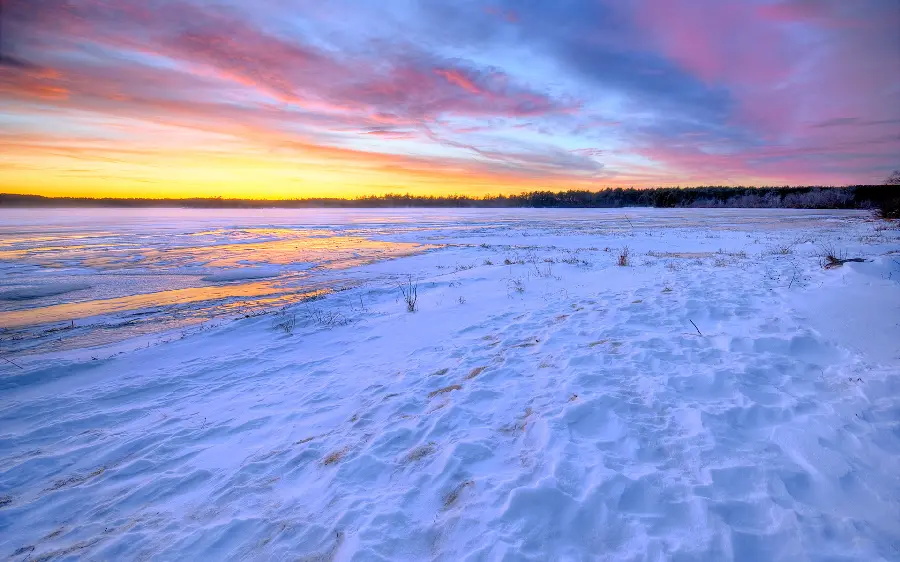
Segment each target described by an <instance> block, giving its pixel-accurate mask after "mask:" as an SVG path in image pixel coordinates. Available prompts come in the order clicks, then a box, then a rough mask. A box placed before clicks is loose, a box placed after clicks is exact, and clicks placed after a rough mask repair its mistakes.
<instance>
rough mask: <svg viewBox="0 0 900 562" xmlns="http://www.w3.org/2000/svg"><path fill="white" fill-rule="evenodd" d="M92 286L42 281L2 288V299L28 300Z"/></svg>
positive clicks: (0, 296) (0, 294) (0, 298)
mask: <svg viewBox="0 0 900 562" xmlns="http://www.w3.org/2000/svg"><path fill="white" fill-rule="evenodd" d="M90 288H91V286H90V285H88V284H87V283H42V284H40V285H29V286H25V287H14V288H12V289H3V290H0V300H2V301H27V300H34V299H39V298H42V297H55V296H58V295H64V294H66V293H73V292H75V291H83V290H85V289H90Z"/></svg>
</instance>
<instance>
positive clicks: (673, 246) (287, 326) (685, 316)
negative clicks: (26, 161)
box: [0, 210, 900, 560]
mask: <svg viewBox="0 0 900 562" xmlns="http://www.w3.org/2000/svg"><path fill="white" fill-rule="evenodd" d="M397 212H398V213H400V211H397ZM624 213H626V214H629V217H630V218H629V222H626V223H622V221H621V220H619V221H618V222H617V223H616V225H615V227H614V228H611V227H605V228H604V227H603V225H601V226H599V227H594V226H593V225H591V224H590V223H587V222H585V223H584V224H581V223H577V222H572V220H571V217H572V215H566V214H556V215H554V214H553V213H532V214H523V215H522V216H527V217H529V221H530V222H521V223H513V222H510V223H508V224H507V225H505V226H503V225H501V226H500V227H497V226H495V225H490V224H489V225H485V224H483V223H477V224H472V223H466V224H463V225H461V226H459V227H455V226H453V225H452V224H445V223H440V224H438V225H437V226H436V225H435V223H433V222H429V223H428V226H427V228H423V231H424V232H425V235H424V236H423V234H422V232H421V231H418V230H416V229H414V228H410V229H408V230H407V231H404V232H403V233H402V234H398V235H393V236H390V239H391V240H393V241H398V242H418V243H429V244H442V245H444V247H442V248H440V249H436V250H433V251H429V252H426V253H422V254H419V255H414V256H410V257H401V258H398V259H393V260H388V261H380V262H377V263H374V264H370V265H365V266H361V267H359V268H357V269H356V270H354V271H359V272H360V273H361V274H362V273H364V274H365V275H366V278H367V279H371V280H373V281H369V282H367V283H365V284H362V285H361V286H358V287H355V288H352V289H349V290H346V291H342V292H339V293H335V294H332V295H329V296H327V297H326V298H323V299H319V300H315V301H310V302H306V303H302V304H298V305H294V306H292V307H289V308H288V309H286V310H285V311H283V312H281V313H278V314H267V315H261V316H257V317H252V318H246V319H240V320H236V321H228V322H221V323H218V324H217V325H215V326H212V327H208V328H207V329H204V330H202V331H195V332H192V333H189V334H187V335H186V337H183V338H180V337H178V338H165V341H164V343H163V342H162V341H161V340H160V338H159V337H158V336H157V335H154V336H144V337H143V339H142V338H141V337H138V338H135V339H134V340H130V341H129V342H127V345H126V343H117V344H113V345H110V346H103V347H98V348H86V349H81V350H67V351H64V352H53V353H44V354H39V353H38V354H31V355H28V356H27V357H25V358H24V359H23V360H21V361H17V362H20V367H21V368H19V367H17V366H13V365H10V364H2V365H0V555H5V556H11V557H12V559H13V560H29V559H40V558H41V557H42V556H44V557H45V559H54V558H65V557H66V556H75V557H84V558H87V559H117V560H131V559H154V560H156V559H159V560H174V559H197V560H199V559H207V560H208V559H216V560H244V559H249V560H287V559H296V558H298V557H299V558H302V557H311V558H315V557H318V558H315V559H334V560H351V559H352V560H422V559H441V560H463V559H469V560H501V559H504V560H505V559H510V560H518V559H528V560H532V559H533V560H547V559H591V558H598V559H617V560H618V559H623V560H659V559H675V560H678V559H681V560H696V559H708V560H780V559H787V558H797V559H800V560H806V559H829V560H839V559H846V560H896V559H898V558H900V523H898V522H900V476H898V475H900V416H898V412H900V324H898V323H900V231H898V229H897V225H896V224H894V225H888V224H887V223H883V222H877V221H872V220H869V219H868V218H867V216H866V215H864V214H861V213H840V212H836V213H828V212H820V213H815V214H809V215H804V214H803V213H802V212H792V213H783V214H772V213H770V214H766V213H764V212H760V211H740V212H739V211H734V212H730V213H722V212H718V211H705V212H704V211H697V212H694V213H689V212H683V211H681V212H673V213H671V214H670V215H666V214H665V213H664V212H663V211H657V212H649V213H648V212H644V213H641V212H638V213H636V216H635V215H632V214H631V210H625V211H624ZM619 214H620V215H621V214H622V212H620V213H619ZM461 216H463V217H467V216H468V215H466V214H465V213H462V214H461ZM648 216H649V217H650V218H647V217H648ZM793 217H800V219H802V220H800V222H798V223H794V222H792V220H793ZM804 217H806V218H804ZM810 217H814V219H813V218H810ZM414 220H415V219H412V222H414ZM798 220H799V219H798ZM463 222H464V221H463ZM451 223H452V221H451ZM825 246H833V247H835V248H836V249H837V250H838V251H841V252H844V253H845V254H846V256H849V257H856V256H858V257H862V258H865V259H866V260H867V261H865V262H864V263H847V264H844V265H843V266H841V267H839V268H835V269H824V268H823V267H822V265H821V260H822V256H821V254H822V249H823V247H825ZM626 247H627V248H628V258H627V259H626V260H625V262H626V263H625V265H623V266H620V265H618V263H619V261H620V256H621V255H622V253H623V250H624V248H626ZM226 275H227V274H226ZM410 280H412V283H414V284H417V301H416V305H415V308H416V312H414V313H410V312H407V306H406V303H405V302H403V299H402V295H401V292H400V291H399V290H398V288H397V286H398V284H400V283H404V282H407V283H408V282H409V281H410ZM170 340H171V341H170ZM157 342H160V343H158V344H157ZM144 344H146V345H144Z"/></svg>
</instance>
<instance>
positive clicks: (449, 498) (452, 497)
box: [444, 480, 475, 509]
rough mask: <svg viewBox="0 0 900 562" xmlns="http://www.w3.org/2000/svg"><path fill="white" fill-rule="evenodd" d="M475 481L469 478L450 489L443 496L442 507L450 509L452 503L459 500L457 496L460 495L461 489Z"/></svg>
mask: <svg viewBox="0 0 900 562" xmlns="http://www.w3.org/2000/svg"><path fill="white" fill-rule="evenodd" d="M474 485H475V482H473V481H471V480H466V481H465V482H463V483H461V484H460V485H459V486H457V487H456V488H454V489H453V490H451V491H450V493H449V494H447V495H446V496H444V509H450V508H451V507H453V505H454V504H455V503H456V502H457V501H458V500H459V496H460V495H462V493H463V491H464V490H465V489H466V488H468V487H469V486H474Z"/></svg>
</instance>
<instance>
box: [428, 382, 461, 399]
mask: <svg viewBox="0 0 900 562" xmlns="http://www.w3.org/2000/svg"><path fill="white" fill-rule="evenodd" d="M454 390H462V386H460V385H458V384H451V385H450V386H445V387H444V388H439V389H437V390H432V391H431V392H429V393H428V397H429V398H434V397H435V396H439V395H441V394H447V393H448V392H453V391H454Z"/></svg>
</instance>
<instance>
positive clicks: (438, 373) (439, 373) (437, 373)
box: [431, 367, 450, 377]
mask: <svg viewBox="0 0 900 562" xmlns="http://www.w3.org/2000/svg"><path fill="white" fill-rule="evenodd" d="M449 370H450V369H447V368H446V367H445V368H443V369H438V370H437V371H435V372H433V373H431V376H432V377H442V376H444V375H446V374H447V371H449Z"/></svg>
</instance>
